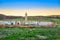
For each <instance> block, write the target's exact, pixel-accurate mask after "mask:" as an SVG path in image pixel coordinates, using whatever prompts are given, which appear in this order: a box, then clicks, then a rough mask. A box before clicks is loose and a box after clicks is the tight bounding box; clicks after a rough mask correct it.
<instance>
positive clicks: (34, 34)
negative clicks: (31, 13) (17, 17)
mask: <svg viewBox="0 0 60 40" xmlns="http://www.w3.org/2000/svg"><path fill="white" fill-rule="evenodd" d="M0 40H60V28H49V27H47V28H44V27H40V28H0Z"/></svg>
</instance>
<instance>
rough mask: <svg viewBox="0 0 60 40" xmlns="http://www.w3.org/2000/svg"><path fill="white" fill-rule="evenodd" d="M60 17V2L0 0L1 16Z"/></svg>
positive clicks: (54, 0)
mask: <svg viewBox="0 0 60 40" xmlns="http://www.w3.org/2000/svg"><path fill="white" fill-rule="evenodd" d="M25 12H27V13H28V16H40V15H41V16H47V15H60V0H0V14H5V15H14V16H24V14H25Z"/></svg>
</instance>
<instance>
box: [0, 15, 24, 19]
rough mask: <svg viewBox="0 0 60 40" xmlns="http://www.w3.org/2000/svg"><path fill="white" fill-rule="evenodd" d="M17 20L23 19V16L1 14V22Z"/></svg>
mask: <svg viewBox="0 0 60 40" xmlns="http://www.w3.org/2000/svg"><path fill="white" fill-rule="evenodd" d="M15 18H23V17H22V16H7V15H3V14H0V20H1V19H15Z"/></svg>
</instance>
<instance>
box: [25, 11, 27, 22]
mask: <svg viewBox="0 0 60 40" xmlns="http://www.w3.org/2000/svg"><path fill="white" fill-rule="evenodd" d="M27 20H28V17H27V12H26V13H25V21H27Z"/></svg>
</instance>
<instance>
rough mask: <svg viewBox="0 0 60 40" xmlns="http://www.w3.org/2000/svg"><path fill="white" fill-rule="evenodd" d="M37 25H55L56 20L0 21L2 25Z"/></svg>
mask: <svg viewBox="0 0 60 40" xmlns="http://www.w3.org/2000/svg"><path fill="white" fill-rule="evenodd" d="M2 24H4V25H23V24H24V25H35V26H36V25H37V26H54V25H55V23H54V22H20V21H0V25H2Z"/></svg>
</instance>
